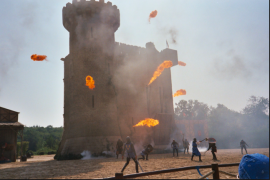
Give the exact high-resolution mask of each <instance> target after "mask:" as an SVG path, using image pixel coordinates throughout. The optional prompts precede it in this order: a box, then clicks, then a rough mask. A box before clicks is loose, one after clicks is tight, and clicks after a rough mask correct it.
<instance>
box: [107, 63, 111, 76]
mask: <svg viewBox="0 0 270 180" xmlns="http://www.w3.org/2000/svg"><path fill="white" fill-rule="evenodd" d="M108 72H109V74H111V71H110V63H108Z"/></svg>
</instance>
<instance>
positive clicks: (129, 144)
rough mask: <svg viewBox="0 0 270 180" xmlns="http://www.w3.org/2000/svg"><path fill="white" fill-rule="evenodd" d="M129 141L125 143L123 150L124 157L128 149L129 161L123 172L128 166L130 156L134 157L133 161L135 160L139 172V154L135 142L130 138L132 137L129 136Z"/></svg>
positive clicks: (128, 159)
mask: <svg viewBox="0 0 270 180" xmlns="http://www.w3.org/2000/svg"><path fill="white" fill-rule="evenodd" d="M126 139H127V142H126V143H125V145H124V150H123V152H122V159H124V153H125V152H126V151H127V162H126V164H125V165H124V167H123V169H122V171H121V172H124V170H125V168H126V167H127V166H128V164H129V161H130V158H131V159H133V161H134V162H135V164H136V166H135V168H136V173H139V169H138V161H137V155H136V151H135V148H134V145H133V143H132V142H131V140H130V137H129V136H127V138H126Z"/></svg>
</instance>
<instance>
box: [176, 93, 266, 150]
mask: <svg viewBox="0 0 270 180" xmlns="http://www.w3.org/2000/svg"><path fill="white" fill-rule="evenodd" d="M175 119H176V120H177V119H178V120H182V119H187V120H189V119H194V120H196V119H197V120H207V122H208V130H209V136H210V137H213V138H215V139H216V140H217V146H218V147H219V148H239V146H240V144H239V143H240V141H241V140H242V139H243V140H244V141H246V143H247V144H248V145H249V147H252V148H269V99H268V98H264V97H255V96H251V97H250V99H249V100H248V103H247V105H246V107H244V108H243V110H242V111H240V112H237V111H234V110H231V109H229V108H227V107H226V106H224V105H222V104H218V105H217V107H211V106H210V107H209V106H208V105H207V104H205V103H202V102H199V101H197V100H195V101H193V100H189V101H184V100H182V101H180V102H179V103H176V108H175Z"/></svg>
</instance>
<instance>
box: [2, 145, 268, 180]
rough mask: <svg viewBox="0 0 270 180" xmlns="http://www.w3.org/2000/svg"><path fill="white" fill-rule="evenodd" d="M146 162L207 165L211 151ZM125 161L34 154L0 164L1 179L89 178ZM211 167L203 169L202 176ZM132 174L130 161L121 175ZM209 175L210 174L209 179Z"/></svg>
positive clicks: (149, 167)
mask: <svg viewBox="0 0 270 180" xmlns="http://www.w3.org/2000/svg"><path fill="white" fill-rule="evenodd" d="M248 152H249V153H250V154H252V153H261V154H264V155H266V156H268V157H269V149H267V148H266V149H248ZM149 158H150V160H149V161H142V160H141V161H139V162H140V164H141V166H142V168H143V170H144V171H145V172H149V171H155V170H162V169H169V168H178V167H185V166H199V165H210V164H212V163H213V162H214V161H212V155H211V152H207V153H206V155H205V156H202V160H203V162H198V157H194V161H191V160H190V155H187V154H186V155H184V154H183V152H181V153H180V154H179V157H175V158H174V157H172V154H155V155H154V154H153V155H150V156H149ZM217 158H218V160H219V161H217V163H219V164H227V163H238V162H240V160H241V158H242V155H241V153H240V150H239V149H226V150H218V153H217ZM124 164H125V160H122V159H121V158H120V159H115V158H105V159H91V160H73V161H55V160H53V155H44V156H34V158H31V159H28V161H27V162H15V163H6V164H0V179H18V178H20V179H22V178H23V179H28V178H32V179H33V178H35V179H37V178H38V179H41V178H42V179H44V178H48V179H56V178H57V179H91V178H105V177H112V176H114V174H115V173H116V172H120V171H121V169H122V167H123V166H124ZM220 170H223V171H226V172H229V173H232V174H237V172H238V167H227V168H220ZM209 171H210V169H202V170H201V173H202V174H203V175H204V174H206V173H208V172H209ZM133 173H135V164H134V162H133V161H131V162H130V164H129V166H128V167H127V168H126V170H125V173H124V174H133ZM198 178H200V175H199V174H198V172H197V171H196V170H190V171H182V172H176V173H167V174H161V175H153V176H147V177H145V178H144V179H198ZM211 178H212V177H211V176H210V177H209V179H211ZM220 178H221V179H230V178H231V179H233V178H232V177H229V176H227V175H223V174H221V176H220Z"/></svg>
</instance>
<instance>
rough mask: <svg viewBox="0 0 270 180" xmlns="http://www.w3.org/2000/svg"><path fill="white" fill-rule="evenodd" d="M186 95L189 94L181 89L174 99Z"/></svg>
mask: <svg viewBox="0 0 270 180" xmlns="http://www.w3.org/2000/svg"><path fill="white" fill-rule="evenodd" d="M186 94H187V92H186V90H184V89H180V90H178V91H176V93H174V95H173V97H177V96H181V95H186Z"/></svg>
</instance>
